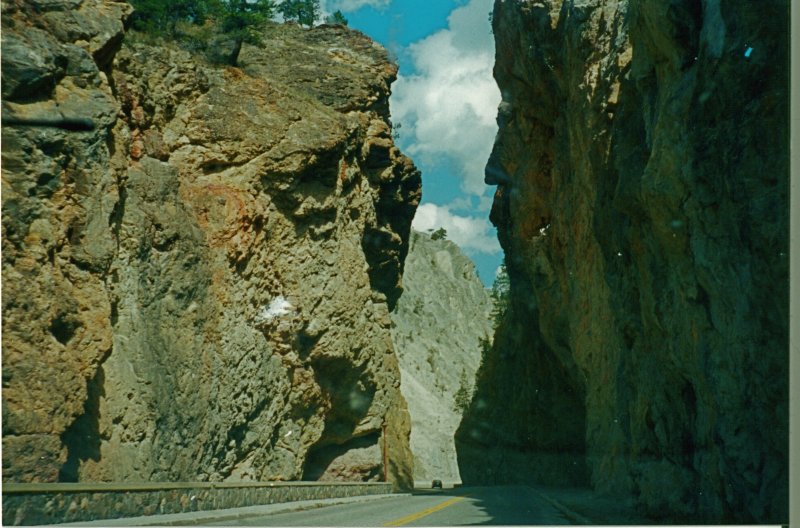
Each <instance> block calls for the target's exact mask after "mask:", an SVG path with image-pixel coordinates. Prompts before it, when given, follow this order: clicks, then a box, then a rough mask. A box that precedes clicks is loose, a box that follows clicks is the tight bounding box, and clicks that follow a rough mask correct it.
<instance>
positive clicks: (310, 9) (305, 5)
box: [278, 0, 344, 27]
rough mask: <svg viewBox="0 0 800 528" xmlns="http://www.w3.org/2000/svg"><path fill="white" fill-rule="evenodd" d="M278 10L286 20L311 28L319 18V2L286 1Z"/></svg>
mask: <svg viewBox="0 0 800 528" xmlns="http://www.w3.org/2000/svg"><path fill="white" fill-rule="evenodd" d="M278 10H279V11H280V12H281V14H283V18H284V19H286V20H295V21H297V23H298V24H300V25H306V26H308V27H311V26H313V25H314V22H316V20H317V17H319V0H284V1H283V3H282V4H281V5H280V6H278ZM342 18H344V17H342Z"/></svg>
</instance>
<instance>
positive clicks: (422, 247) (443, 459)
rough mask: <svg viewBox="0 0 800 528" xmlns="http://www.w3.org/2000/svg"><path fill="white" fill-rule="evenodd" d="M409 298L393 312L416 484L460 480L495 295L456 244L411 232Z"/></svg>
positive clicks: (406, 283)
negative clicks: (466, 419)
mask: <svg viewBox="0 0 800 528" xmlns="http://www.w3.org/2000/svg"><path fill="white" fill-rule="evenodd" d="M403 287H404V289H403V296H402V297H400V300H399V302H398V303H397V308H396V309H395V310H394V311H393V312H392V323H393V325H392V339H393V341H394V345H395V349H396V350H397V356H398V360H399V362H400V372H401V382H400V390H401V392H402V393H403V396H405V399H406V401H407V402H408V411H409V414H410V415H411V452H412V453H413V454H414V480H415V481H417V482H418V483H420V485H423V486H424V485H427V486H430V483H431V481H432V480H433V479H440V480H442V481H444V482H445V483H452V482H460V481H461V477H460V475H459V472H458V461H457V459H456V450H455V443H454V435H455V431H456V429H457V428H458V424H459V423H460V421H461V415H462V413H463V410H464V408H465V406H466V405H467V404H468V403H469V399H470V397H471V395H472V390H473V387H474V384H475V381H474V380H475V372H476V371H477V369H478V364H479V363H480V359H481V350H482V344H481V341H482V340H485V341H486V342H487V344H488V342H490V341H491V336H492V333H493V329H492V323H491V311H492V304H491V297H490V296H489V293H488V292H487V290H486V288H484V286H483V284H482V283H481V281H480V279H479V278H478V276H477V274H476V272H475V265H474V264H473V263H472V261H471V260H470V259H469V258H467V257H466V256H465V255H464V254H463V253H461V250H460V249H459V248H458V246H456V245H455V244H454V243H453V242H450V241H449V240H444V239H438V240H432V239H431V237H430V235H427V234H424V233H419V232H416V231H412V232H411V246H410V249H409V252H408V257H407V258H406V264H405V271H404V273H403Z"/></svg>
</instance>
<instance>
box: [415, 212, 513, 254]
mask: <svg viewBox="0 0 800 528" xmlns="http://www.w3.org/2000/svg"><path fill="white" fill-rule="evenodd" d="M411 226H412V227H413V228H414V229H416V230H417V231H422V232H427V231H428V230H433V229H439V228H440V227H443V228H445V230H446V231H447V238H448V239H450V240H452V241H453V242H455V243H456V244H458V246H459V247H460V248H461V249H463V250H464V251H465V252H467V253H488V254H493V253H497V252H499V251H500V244H499V243H498V242H497V237H496V236H495V234H494V228H493V227H492V225H491V224H490V223H489V220H488V219H486V218H484V217H469V216H460V215H457V214H455V213H453V212H452V211H451V210H450V207H448V206H446V205H445V206H440V205H436V204H432V203H426V204H422V205H420V206H419V207H418V208H417V214H416V216H414V221H413V222H412V224H411Z"/></svg>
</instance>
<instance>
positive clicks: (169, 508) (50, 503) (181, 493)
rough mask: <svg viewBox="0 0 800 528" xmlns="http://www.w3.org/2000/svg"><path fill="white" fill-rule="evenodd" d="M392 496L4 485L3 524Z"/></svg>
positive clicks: (276, 489) (358, 488) (161, 485)
mask: <svg viewBox="0 0 800 528" xmlns="http://www.w3.org/2000/svg"><path fill="white" fill-rule="evenodd" d="M391 492H392V485H391V483H384V482H174V483H165V482H158V483H98V484H90V483H77V484H67V483H59V484H18V483H6V482H4V483H3V524H4V525H11V524H13V525H32V524H57V523H64V522H80V521H92V520H98V519H117V518H121V517H133V516H139V515H155V514H168V513H184V512H192V511H206V510H218V509H225V508H240V507H244V506H257V505H264V504H275V503H281V502H292V501H299V500H311V499H333V498H340V497H355V496H359V495H379V494H386V493H391Z"/></svg>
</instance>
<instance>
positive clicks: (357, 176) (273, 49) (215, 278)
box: [3, 0, 420, 487]
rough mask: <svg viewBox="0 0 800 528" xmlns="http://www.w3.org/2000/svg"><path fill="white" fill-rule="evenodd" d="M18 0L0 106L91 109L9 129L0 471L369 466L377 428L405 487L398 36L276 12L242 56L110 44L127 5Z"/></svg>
mask: <svg viewBox="0 0 800 528" xmlns="http://www.w3.org/2000/svg"><path fill="white" fill-rule="evenodd" d="M22 4H25V6H24V8H23V6H22ZM28 4H31V5H32V4H36V5H37V6H39V5H40V4H41V6H40V8H39V11H37V10H35V9H33V10H32V9H28V8H27V7H29V6H28ZM45 4H46V5H45ZM14 5H15V6H17V7H16V9H15V8H12V7H9V6H8V4H4V13H3V15H4V16H3V24H4V27H3V38H4V42H5V41H6V39H10V40H12V41H14V42H15V43H16V45H18V48H19V52H18V53H16V54H15V56H12V57H11V58H9V59H8V60H7V54H6V53H5V51H6V50H5V45H4V54H3V60H4V62H3V81H4V82H3V86H4V90H5V88H6V87H8V90H9V93H8V94H6V93H5V92H4V99H7V100H6V101H5V103H4V116H5V114H6V112H8V113H9V114H14V115H17V116H23V117H24V116H38V115H40V114H41V113H44V114H48V115H50V114H53V113H56V115H57V114H58V112H59V111H60V112H63V113H64V114H65V115H69V116H78V117H82V118H90V119H92V120H93V121H94V122H95V124H96V125H97V126H96V128H95V129H94V130H93V131H88V132H68V131H63V130H60V129H53V128H38V127H36V128H35V127H28V126H19V125H13V126H4V130H3V230H4V233H3V288H4V291H3V303H4V305H3V316H4V317H3V325H4V332H3V351H4V354H3V376H4V391H3V413H4V430H3V435H4V436H3V446H4V450H3V467H4V478H5V479H6V480H18V481H37V480H38V481H53V480H56V479H58V478H60V479H61V480H79V481H119V480H168V481H181V480H214V481H219V480H295V479H302V478H320V479H349V480H353V479H355V480H377V479H382V478H383V470H382V456H381V455H382V451H381V450H382V448H383V445H384V442H383V441H382V438H381V435H382V430H383V426H384V425H385V426H386V431H387V439H386V445H387V446H388V451H389V452H388V455H389V459H390V461H391V463H390V467H389V473H390V478H391V479H392V480H393V481H394V482H395V483H397V485H398V486H400V487H404V486H408V485H410V482H411V471H412V469H411V467H412V466H411V464H412V460H411V453H410V451H409V448H408V436H409V427H410V423H409V418H408V413H407V411H406V407H405V401H404V400H403V398H402V395H401V394H400V390H399V385H400V372H399V369H398V366H397V358H396V355H395V354H394V350H393V346H392V342H391V335H390V326H391V320H390V318H389V312H390V310H391V309H392V307H393V306H394V304H395V303H396V301H397V298H398V297H399V294H400V292H401V291H402V288H401V274H402V268H403V260H404V258H405V254H406V252H407V243H408V235H409V230H410V222H411V218H412V217H413V213H414V210H415V208H416V204H417V202H418V200H419V194H420V179H419V173H418V171H417V170H416V169H415V167H414V166H413V164H412V163H411V161H410V160H409V159H408V158H406V157H405V156H403V155H402V154H401V153H400V152H399V151H398V149H397V148H396V147H394V145H393V144H392V141H391V129H390V126H389V121H388V97H389V93H390V92H389V86H390V83H391V82H392V81H393V80H394V78H395V75H396V66H394V65H393V64H391V62H390V61H389V60H388V57H387V53H386V51H385V50H384V49H383V48H381V47H380V46H378V45H377V44H375V43H373V42H372V41H370V40H369V39H367V38H366V37H365V36H363V35H361V34H360V33H357V32H353V31H349V30H347V29H345V28H341V27H321V28H316V29H314V30H311V31H308V30H303V29H301V28H299V27H296V26H278V25H275V26H271V27H270V28H269V29H268V31H267V33H266V34H265V37H264V43H265V44H264V46H263V48H256V47H249V46H245V47H244V49H243V50H242V53H241V56H240V66H241V67H240V68H224V67H218V66H213V65H209V64H206V63H204V62H203V61H201V60H199V59H197V58H196V57H193V56H191V55H190V54H189V53H187V52H185V51H181V50H179V49H177V48H175V47H173V46H171V45H170V44H162V45H158V46H151V45H148V44H146V43H144V42H143V41H142V40H141V39H131V38H130V36H128V38H126V40H125V43H124V45H123V47H122V49H121V50H120V51H119V52H117V53H116V55H114V53H113V51H115V48H114V46H115V45H118V44H119V42H120V41H121V37H122V19H124V17H125V15H126V14H127V13H128V12H129V11H130V10H129V6H127V4H123V3H119V4H117V3H113V2H99V1H97V2H92V1H89V0H84V1H80V0H73V1H71V2H69V1H63V2H38V3H37V2H17V3H16V4H14ZM54 6H55V7H54ZM48 9H52V11H48ZM53 13H56V14H58V16H56V15H55V14H53ZM87 16H95V17H98V19H100V18H102V17H105V18H102V20H101V21H100V22H98V23H97V24H95V23H92V22H88V21H87V20H91V19H87V18H86V17H87ZM76 21H80V24H81V28H83V29H82V30H81V31H83V33H81V32H80V31H78V29H75V28H73V25H74V24H77V23H78V22H76ZM38 26H41V27H42V29H41V31H38V30H34V29H31V28H32V27H38ZM76 27H77V26H76ZM112 29H114V30H115V31H116V32H115V31H111V30H112ZM36 39H38V40H36ZM28 55H30V56H34V55H35V56H36V57H38V58H40V59H41V60H39V59H37V61H38V62H37V61H29V60H27V59H26V58H24V57H26V56H28ZM15 57H16V59H15ZM62 57H63V58H62ZM20 64H23V65H24V64H36V65H38V64H41V66H37V67H36V68H32V67H28V70H32V71H28V70H26V69H25V67H24V66H19V65H20ZM20 70H24V71H22V72H20ZM7 78H8V80H7ZM25 83H27V84H25ZM26 86H27V87H26ZM34 90H35V92H34ZM57 103H58V105H57ZM42 461H46V464H45V463H42Z"/></svg>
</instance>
